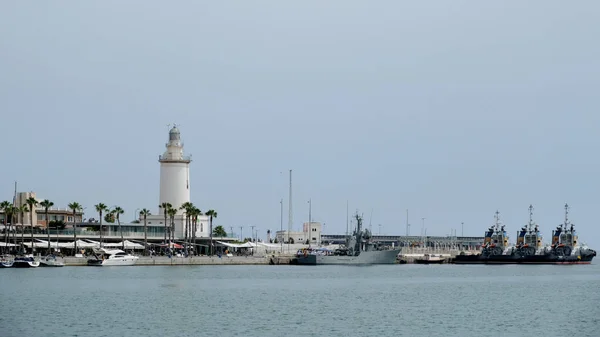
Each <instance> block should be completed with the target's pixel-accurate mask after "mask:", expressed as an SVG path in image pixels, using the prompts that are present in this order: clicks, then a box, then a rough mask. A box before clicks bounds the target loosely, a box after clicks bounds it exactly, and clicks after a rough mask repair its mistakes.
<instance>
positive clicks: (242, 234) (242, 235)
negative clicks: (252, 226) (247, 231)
mask: <svg viewBox="0 0 600 337" xmlns="http://www.w3.org/2000/svg"><path fill="white" fill-rule="evenodd" d="M243 230H244V226H240V242H244V232H243Z"/></svg>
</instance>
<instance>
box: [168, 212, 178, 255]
mask: <svg viewBox="0 0 600 337" xmlns="http://www.w3.org/2000/svg"><path fill="white" fill-rule="evenodd" d="M167 213H168V216H169V219H170V220H171V225H170V226H169V248H172V247H171V244H170V243H171V238H172V237H174V233H173V232H174V231H175V215H177V209H176V208H169V209H168V210H167Z"/></svg>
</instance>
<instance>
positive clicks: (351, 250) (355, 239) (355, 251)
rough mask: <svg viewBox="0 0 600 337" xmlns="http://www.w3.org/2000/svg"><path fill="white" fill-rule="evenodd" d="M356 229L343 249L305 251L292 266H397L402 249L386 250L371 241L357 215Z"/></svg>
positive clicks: (294, 260) (360, 218)
mask: <svg viewBox="0 0 600 337" xmlns="http://www.w3.org/2000/svg"><path fill="white" fill-rule="evenodd" d="M355 219H356V221H357V226H356V229H355V230H354V233H353V234H352V236H349V237H347V238H346V243H345V245H343V247H340V248H339V249H336V250H334V251H333V252H320V251H319V250H303V251H302V252H299V253H298V254H297V255H296V258H294V259H292V262H291V263H292V264H302V265H321V264H329V265H338V264H339V265H370V264H395V263H396V261H397V258H398V254H399V253H400V249H386V248H385V247H383V246H381V245H380V244H379V243H377V242H372V241H371V232H370V231H369V230H368V229H364V230H363V229H362V217H361V216H359V215H358V214H356V215H355Z"/></svg>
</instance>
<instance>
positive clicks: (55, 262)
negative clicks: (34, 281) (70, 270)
mask: <svg viewBox="0 0 600 337" xmlns="http://www.w3.org/2000/svg"><path fill="white" fill-rule="evenodd" d="M40 266H42V267H64V266H65V262H64V261H62V259H58V258H57V257H56V255H46V256H44V257H43V258H41V259H40Z"/></svg>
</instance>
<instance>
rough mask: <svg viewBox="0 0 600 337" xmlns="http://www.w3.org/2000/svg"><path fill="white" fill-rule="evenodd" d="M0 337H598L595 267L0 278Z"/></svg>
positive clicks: (127, 270)
mask: <svg viewBox="0 0 600 337" xmlns="http://www.w3.org/2000/svg"><path fill="white" fill-rule="evenodd" d="M0 285H1V293H0V336H4V337H5V336H417V335H419V336H477V337H481V336H487V335H488V334H489V335H490V336H525V335H529V336H561V337H565V336H578V337H579V336H600V265H598V264H594V265H591V266H452V265H440V266H419V265H391V266H369V267H350V266H325V267H324V266H316V267H315V266H313V267H308V266H182V267H103V268H88V267H64V268H37V269H3V270H0Z"/></svg>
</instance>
